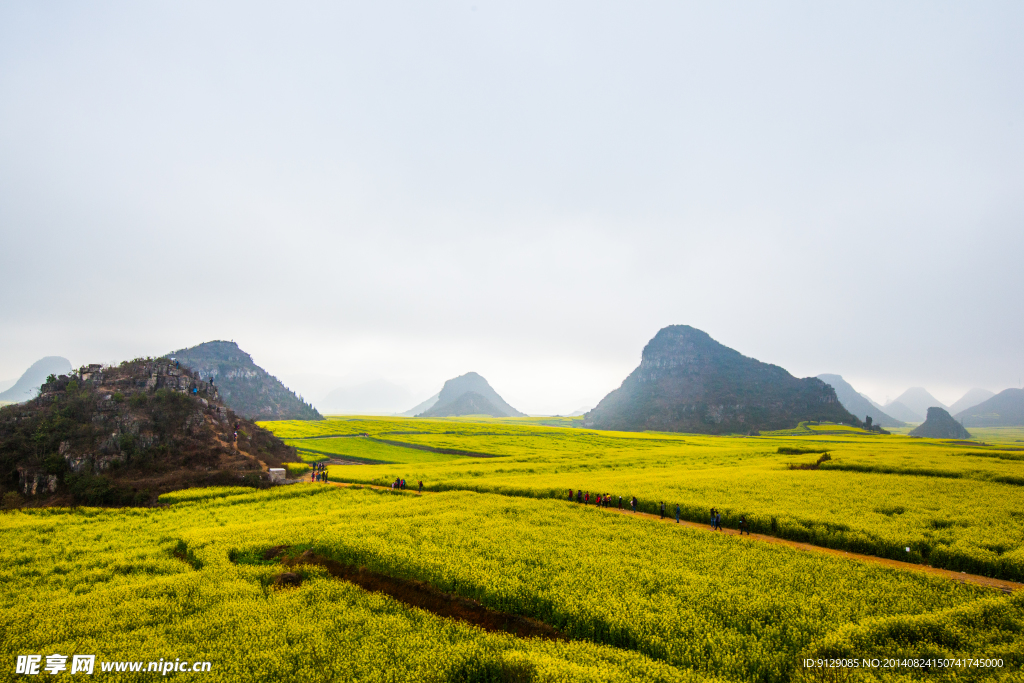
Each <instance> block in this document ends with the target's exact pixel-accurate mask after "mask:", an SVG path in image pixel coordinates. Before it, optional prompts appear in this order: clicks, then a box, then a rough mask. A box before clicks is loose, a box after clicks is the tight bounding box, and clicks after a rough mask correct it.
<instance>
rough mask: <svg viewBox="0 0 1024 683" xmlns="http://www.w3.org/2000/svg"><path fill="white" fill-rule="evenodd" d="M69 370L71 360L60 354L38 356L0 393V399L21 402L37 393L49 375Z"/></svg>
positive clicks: (64, 372) (65, 372)
mask: <svg viewBox="0 0 1024 683" xmlns="http://www.w3.org/2000/svg"><path fill="white" fill-rule="evenodd" d="M69 372H71V362H70V361H68V359H67V358H61V357H60V356H47V357H46V358H40V359H39V360H37V361H36V362H35V363H33V364H32V365H31V366H29V369H28V370H26V371H25V372H24V373H23V374H22V375H21V377H20V378H18V381H17V382H15V383H14V386H12V387H11V388H10V389H8V390H7V391H4V392H3V393H0V401H5V402H6V401H10V402H11V403H22V402H24V401H28V400H30V399H33V398H35V397H36V396H38V395H39V387H40V386H42V384H43V382H45V381H46V378H47V377H48V376H50V375H64V374H67V373H69Z"/></svg>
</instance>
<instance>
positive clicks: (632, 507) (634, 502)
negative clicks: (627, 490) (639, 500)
mask: <svg viewBox="0 0 1024 683" xmlns="http://www.w3.org/2000/svg"><path fill="white" fill-rule="evenodd" d="M629 507H630V508H631V509H632V511H633V512H636V496H633V498H632V499H630V501H629Z"/></svg>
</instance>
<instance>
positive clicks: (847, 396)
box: [818, 375, 904, 428]
mask: <svg viewBox="0 0 1024 683" xmlns="http://www.w3.org/2000/svg"><path fill="white" fill-rule="evenodd" d="M818 379H820V380H821V381H822V382H824V383H825V384H828V385H829V386H831V387H832V388H833V389H835V390H836V397H837V398H838V399H839V402H840V403H842V404H843V407H844V408H846V409H847V410H849V411H850V412H851V413H853V414H854V415H856V416H857V417H858V418H859V419H861V420H863V419H865V418H866V417H871V419H872V421H873V422H874V423H875V424H877V425H881V426H883V427H886V428H890V427H902V426H903V424H904V423H903V422H902V421H900V420H896V419H894V418H892V417H890V416H889V415H887V414H886V413H885V412H884V411H883V410H881V409H879V408H878V407H876V406H875V405H874V404H873V403H871V401H869V400H868V399H866V398H864V396H863V395H861V394H859V393H858V392H857V390H856V389H854V388H853V387H852V386H851V385H850V383H849V382H847V381H846V380H844V379H843V378H842V376H840V375H818Z"/></svg>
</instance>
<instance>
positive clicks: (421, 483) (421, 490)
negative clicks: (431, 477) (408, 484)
mask: <svg viewBox="0 0 1024 683" xmlns="http://www.w3.org/2000/svg"><path fill="white" fill-rule="evenodd" d="M420 493H423V481H422V480H420Z"/></svg>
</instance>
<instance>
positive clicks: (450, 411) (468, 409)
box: [419, 391, 511, 417]
mask: <svg viewBox="0 0 1024 683" xmlns="http://www.w3.org/2000/svg"><path fill="white" fill-rule="evenodd" d="M459 415H491V416H492V417H511V416H510V415H508V414H507V413H505V412H504V411H502V410H501V409H499V408H497V407H495V405H494V404H493V403H491V402H490V401H488V400H487V399H486V398H484V397H483V396H481V395H480V394H478V393H476V392H475V391H467V392H466V393H464V394H462V395H461V396H459V397H458V398H456V399H455V400H454V401H449V402H448V403H445V404H444V405H435V406H434V407H433V408H430V409H429V410H427V411H425V412H423V413H420V415H419V417H458V416H459Z"/></svg>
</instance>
